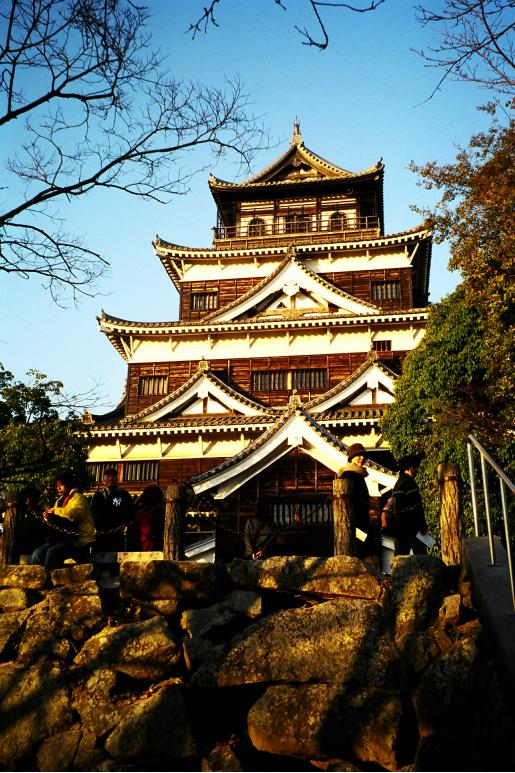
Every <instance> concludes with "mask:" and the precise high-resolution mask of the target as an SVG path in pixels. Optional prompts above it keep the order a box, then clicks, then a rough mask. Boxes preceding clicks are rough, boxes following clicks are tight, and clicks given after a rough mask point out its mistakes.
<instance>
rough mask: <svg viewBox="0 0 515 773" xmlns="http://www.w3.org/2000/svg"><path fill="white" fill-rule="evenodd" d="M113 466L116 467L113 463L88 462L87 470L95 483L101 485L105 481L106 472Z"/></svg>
mask: <svg viewBox="0 0 515 773" xmlns="http://www.w3.org/2000/svg"><path fill="white" fill-rule="evenodd" d="M113 466H114V467H116V465H113V462H88V464H87V465H86V468H87V471H88V474H89V477H90V478H91V480H92V481H93V483H100V482H101V481H103V479H104V474H105V471H106V470H107V469H108V468H112V467H113Z"/></svg>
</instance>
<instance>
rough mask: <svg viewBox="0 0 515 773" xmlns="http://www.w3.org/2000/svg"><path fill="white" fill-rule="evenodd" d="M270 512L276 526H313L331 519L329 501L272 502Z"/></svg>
mask: <svg viewBox="0 0 515 773" xmlns="http://www.w3.org/2000/svg"><path fill="white" fill-rule="evenodd" d="M270 512H271V514H272V517H273V520H274V523H275V524H277V526H285V527H288V526H289V527H294V526H301V525H310V526H315V525H322V524H329V523H332V521H333V507H332V503H331V502H273V503H271V504H270Z"/></svg>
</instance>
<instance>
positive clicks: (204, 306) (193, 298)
mask: <svg viewBox="0 0 515 773" xmlns="http://www.w3.org/2000/svg"><path fill="white" fill-rule="evenodd" d="M217 308H218V292H217V291H216V290H210V291H208V292H200V293H191V295H190V310H191V311H210V310H211V309H217Z"/></svg>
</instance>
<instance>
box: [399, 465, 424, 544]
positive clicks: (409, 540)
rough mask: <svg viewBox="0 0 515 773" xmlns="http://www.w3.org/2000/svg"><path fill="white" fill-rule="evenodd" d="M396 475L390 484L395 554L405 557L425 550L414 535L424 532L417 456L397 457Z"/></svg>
mask: <svg viewBox="0 0 515 773" xmlns="http://www.w3.org/2000/svg"><path fill="white" fill-rule="evenodd" d="M398 466H399V477H398V479H397V482H396V483H395V486H394V487H393V492H392V493H393V496H394V501H395V512H396V514H397V528H396V530H395V536H394V544H395V555H396V556H399V555H401V556H406V555H409V554H410V552H411V551H413V553H414V554H415V555H424V554H426V553H427V547H426V546H425V544H424V543H423V542H422V541H421V540H419V539H418V537H417V534H418V533H419V532H420V533H421V534H426V533H427V523H426V519H425V515H424V506H423V504H422V497H421V495H420V490H419V488H418V486H417V482H416V480H415V476H416V475H417V472H418V468H419V466H420V456H417V455H416V454H410V455H408V456H404V457H402V458H401V459H399V464H398Z"/></svg>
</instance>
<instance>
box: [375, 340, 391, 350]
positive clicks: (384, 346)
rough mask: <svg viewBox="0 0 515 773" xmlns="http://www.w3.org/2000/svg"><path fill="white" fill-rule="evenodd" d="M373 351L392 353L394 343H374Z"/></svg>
mask: <svg viewBox="0 0 515 773" xmlns="http://www.w3.org/2000/svg"><path fill="white" fill-rule="evenodd" d="M372 349H373V350H374V352H391V351H392V342H391V341H372Z"/></svg>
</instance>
